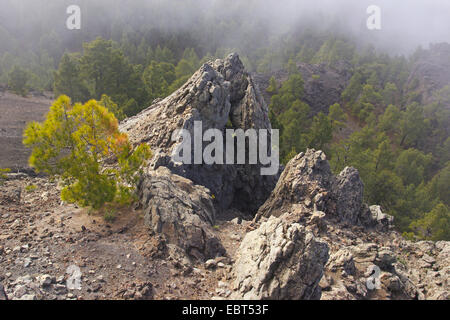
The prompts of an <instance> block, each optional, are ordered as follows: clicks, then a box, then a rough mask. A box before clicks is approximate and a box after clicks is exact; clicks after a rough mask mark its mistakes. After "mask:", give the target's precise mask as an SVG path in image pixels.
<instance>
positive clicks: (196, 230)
mask: <svg viewBox="0 0 450 320" xmlns="http://www.w3.org/2000/svg"><path fill="white" fill-rule="evenodd" d="M139 193H140V198H141V202H142V204H143V206H144V213H145V216H144V221H145V224H146V225H147V226H149V227H150V229H151V230H152V231H154V232H156V233H160V234H163V235H164V237H165V238H166V241H167V242H168V243H171V244H175V245H177V246H179V247H180V248H182V249H184V250H185V252H186V253H187V255H188V256H190V257H192V258H195V259H200V260H205V259H208V258H214V257H216V256H217V255H222V254H224V253H225V250H224V248H223V247H222V245H221V243H220V241H219V239H218V238H217V237H216V236H215V235H214V233H213V232H212V229H211V228H212V226H213V224H214V222H215V209H214V205H213V199H212V197H211V194H210V192H209V190H208V189H206V188H205V187H202V186H198V185H195V184H193V183H192V181H190V180H188V179H186V178H183V177H181V176H178V175H175V174H172V173H171V172H170V171H169V169H167V168H165V167H159V168H158V169H157V170H155V171H150V173H149V174H148V175H147V176H146V177H145V178H144V179H143V180H142V183H141V185H140V186H139Z"/></svg>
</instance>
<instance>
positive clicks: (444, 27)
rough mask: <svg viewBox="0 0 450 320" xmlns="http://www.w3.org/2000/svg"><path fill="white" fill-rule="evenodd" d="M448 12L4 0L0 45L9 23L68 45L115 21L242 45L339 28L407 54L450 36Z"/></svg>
mask: <svg viewBox="0 0 450 320" xmlns="http://www.w3.org/2000/svg"><path fill="white" fill-rule="evenodd" d="M72 4H76V5H79V6H80V8H81V14H82V28H81V30H79V31H69V30H67V29H66V27H65V23H66V19H67V17H68V15H67V14H66V8H67V7H68V6H69V5H72ZM369 5H377V6H379V7H380V8H381V30H374V31H370V30H368V29H367V27H366V20H367V18H368V17H369V14H367V13H366V9H367V7H368V6H369ZM449 17H450V2H449V1H446V0H429V1H423V0H397V1H391V0H339V1H336V0H317V1H305V0H283V1H276V0H250V1H242V0H231V1H224V0H212V1H211V0H195V1H193V0H134V1H124V0H95V1H92V0H58V1H51V2H50V3H49V2H48V1H45V0H2V1H1V3H0V21H1V22H0V38H1V40H3V41H1V44H0V46H1V47H0V49H1V51H4V50H8V49H11V48H5V46H11V41H6V40H5V39H3V38H4V37H5V35H4V33H5V29H6V30H7V32H8V33H9V34H11V35H13V36H14V38H15V39H16V41H17V42H18V43H17V42H16V43H15V45H18V46H19V47H22V46H25V47H27V46H28V45H29V44H31V45H35V42H37V41H39V39H40V38H41V37H42V36H43V35H44V34H46V33H50V32H52V31H53V30H54V31H55V32H57V33H58V34H59V35H60V36H61V37H63V43H64V44H66V47H67V48H69V49H75V48H76V45H75V46H73V43H74V42H77V43H79V41H80V39H82V40H85V41H87V40H91V39H92V38H95V37H96V36H98V35H101V36H103V37H106V38H108V37H109V36H113V35H114V32H115V30H116V29H121V30H124V29H129V30H130V31H135V32H140V31H143V30H145V29H148V28H151V29H153V28H155V29H162V30H171V31H177V32H184V31H185V32H189V33H193V34H196V35H197V36H198V37H199V38H201V37H206V38H208V39H211V41H214V42H217V46H219V45H220V46H222V47H237V48H238V47H240V46H241V45H242V44H243V43H242V42H243V41H245V37H246V36H248V35H249V34H251V36H252V37H256V38H259V40H260V41H261V42H264V41H267V40H269V39H271V37H277V36H279V35H282V34H285V33H287V32H297V31H298V30H302V29H305V28H313V29H318V30H320V29H330V28H332V29H333V30H340V32H341V33H343V34H345V35H348V36H350V37H356V38H357V39H358V40H360V41H358V42H359V43H361V44H366V43H373V44H374V45H375V46H376V47H378V48H380V49H382V50H384V51H388V52H390V53H406V54H407V53H410V52H412V51H413V50H414V49H416V48H417V47H418V46H419V45H422V46H424V47H427V46H428V44H429V43H434V42H444V41H445V42H450V33H449V32H448V31H449V30H450V19H449ZM219 42H220V44H219ZM71 43H72V45H71ZM208 49H209V48H208Z"/></svg>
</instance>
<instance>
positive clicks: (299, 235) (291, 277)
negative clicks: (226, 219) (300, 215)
mask: <svg viewBox="0 0 450 320" xmlns="http://www.w3.org/2000/svg"><path fill="white" fill-rule="evenodd" d="M327 260H328V245H327V244H326V243H324V242H321V241H318V240H316V239H315V238H314V236H313V234H312V233H311V232H309V231H306V230H305V228H304V227H302V226H300V225H299V224H298V223H292V224H290V223H286V222H285V221H284V220H283V219H282V218H276V217H274V216H272V217H270V218H269V220H268V221H267V222H264V223H262V224H261V226H260V227H259V228H258V229H257V230H255V231H251V232H249V233H248V234H247V235H246V236H245V238H244V239H243V240H242V243H241V246H240V248H239V250H238V255H237V257H236V263H235V265H234V276H235V278H236V280H235V288H234V289H235V290H236V291H235V293H234V295H233V296H232V297H233V298H236V299H296V300H300V299H319V298H320V288H319V286H318V284H319V281H320V279H321V277H322V274H323V269H324V264H325V263H326V261H327Z"/></svg>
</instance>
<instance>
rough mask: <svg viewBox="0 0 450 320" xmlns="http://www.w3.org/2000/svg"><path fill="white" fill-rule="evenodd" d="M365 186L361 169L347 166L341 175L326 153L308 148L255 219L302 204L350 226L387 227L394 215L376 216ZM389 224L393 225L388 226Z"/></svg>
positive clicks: (283, 176) (279, 182)
mask: <svg viewBox="0 0 450 320" xmlns="http://www.w3.org/2000/svg"><path fill="white" fill-rule="evenodd" d="M363 191H364V185H363V183H362V181H361V179H360V177H359V173H358V170H356V169H354V168H350V167H346V168H344V170H342V172H341V173H340V174H339V175H338V176H334V175H333V174H332V172H331V169H330V165H329V163H328V161H327V160H326V156H325V153H323V152H322V151H315V150H313V149H308V150H307V151H306V152H305V153H304V152H301V153H299V154H298V155H297V156H295V157H294V158H293V159H292V160H291V161H289V163H288V164H287V165H286V168H285V169H284V171H283V173H282V174H281V176H280V179H279V180H278V183H277V185H276V187H275V189H274V191H273V192H272V194H271V195H270V197H269V199H267V201H266V202H265V203H264V204H263V205H262V206H261V207H260V209H259V210H258V212H257V214H256V217H255V220H256V221H258V220H259V219H261V218H262V217H266V218H267V217H269V216H272V215H273V216H280V215H281V214H284V213H285V212H293V211H296V210H297V209H298V206H299V204H301V205H303V206H304V207H306V208H310V210H309V211H308V210H306V211H307V212H315V211H321V212H325V213H326V214H327V215H328V216H330V217H333V218H335V219H337V220H338V221H340V222H344V223H347V224H349V225H355V224H358V223H359V224H363V225H366V226H377V225H380V226H384V224H385V223H386V220H387V221H388V222H391V221H392V219H391V218H389V219H388V218H386V217H385V216H380V217H378V215H377V216H375V215H374V214H373V213H372V212H371V211H370V209H369V207H368V206H367V205H365V204H364V203H363ZM387 227H389V225H388V226H387Z"/></svg>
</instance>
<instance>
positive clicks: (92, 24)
mask: <svg viewBox="0 0 450 320" xmlns="http://www.w3.org/2000/svg"><path fill="white" fill-rule="evenodd" d="M38 2H39V1H37V2H36V3H38ZM242 3H243V2H239V4H238V3H235V4H233V5H232V8H233V10H232V11H231V12H233V14H231V15H221V14H220V11H219V10H217V11H214V6H213V5H212V7H211V8H208V9H210V12H212V14H210V15H202V14H201V12H196V11H195V10H194V9H193V8H191V7H190V4H189V2H188V1H187V2H185V1H178V3H177V5H178V6H181V8H182V9H179V10H178V11H176V12H182V11H183V10H184V11H185V12H194V16H195V21H196V23H195V24H189V28H186V27H185V26H184V23H185V21H184V19H183V16H179V15H177V14H176V12H173V11H171V10H170V8H167V7H165V6H162V5H161V7H155V6H154V7H152V14H151V18H149V17H148V16H147V17H146V16H144V15H142V16H141V15H139V10H136V9H135V10H131V9H130V10H129V11H127V12H119V11H118V10H119V9H117V10H114V8H115V7H114V5H112V6H111V8H110V10H106V11H104V9H100V8H101V5H100V4H99V2H96V5H94V4H89V2H86V3H84V4H83V5H85V6H86V7H87V8H88V10H86V11H85V12H84V13H83V14H84V15H85V16H84V18H83V21H85V22H84V25H83V27H82V28H81V30H79V31H69V30H66V29H65V27H64V23H65V16H64V14H62V15H61V12H63V13H64V12H65V8H66V6H67V3H65V1H61V2H58V5H55V6H52V8H51V10H44V9H42V8H41V7H39V6H38V4H36V8H33V7H32V8H28V9H23V8H19V6H18V5H16V4H15V2H14V1H9V2H8V4H7V5H9V6H10V11H9V12H16V13H17V16H20V19H19V20H17V21H13V18H12V17H14V15H11V16H12V17H2V18H4V19H2V23H0V84H1V86H2V87H3V88H8V89H9V90H11V91H13V92H15V93H17V94H20V95H23V96H27V94H29V93H30V92H34V93H39V92H44V91H52V92H53V93H54V95H55V96H59V95H61V94H66V95H68V96H69V97H70V98H71V99H72V101H73V102H83V103H84V102H86V101H88V100H89V99H96V100H100V101H101V102H102V104H103V106H105V107H107V108H108V109H109V110H110V111H112V112H113V113H114V114H115V115H116V117H117V118H118V119H119V120H123V119H125V118H126V117H129V116H133V115H135V114H137V113H138V112H140V111H141V110H143V109H144V108H146V107H147V106H149V105H150V104H151V102H152V101H153V100H155V99H157V98H164V97H166V96H168V95H169V94H171V93H172V92H174V91H175V90H176V89H178V88H179V87H180V86H181V85H183V84H184V83H185V82H186V80H187V79H189V77H190V76H191V75H192V74H193V73H194V72H195V71H196V70H197V69H198V68H199V67H200V66H201V65H202V64H203V63H204V62H206V61H208V60H212V59H216V58H223V57H224V56H225V55H226V54H228V53H230V52H232V51H237V52H238V53H239V54H240V57H241V59H242V61H243V62H244V64H245V67H246V68H247V70H250V71H251V72H253V73H255V75H256V76H255V78H256V79H258V76H260V77H262V78H265V79H269V80H268V81H267V83H266V82H264V81H263V82H261V83H260V87H261V88H260V89H261V90H263V91H265V92H266V93H265V96H266V99H267V100H268V101H266V102H267V104H268V105H269V110H270V120H271V123H272V127H274V128H277V129H280V138H281V154H280V156H281V160H282V162H283V163H287V162H288V160H290V159H291V158H292V157H294V156H295V155H296V154H298V153H299V152H301V151H304V150H306V149H307V148H316V149H321V150H324V151H325V152H326V154H327V155H328V158H329V159H330V163H331V165H332V169H333V170H334V171H335V172H336V173H338V172H340V171H341V170H342V169H343V168H344V167H346V166H353V167H355V168H357V169H358V170H359V172H360V175H361V178H362V180H363V182H364V185H365V190H364V194H365V198H366V201H367V202H368V203H369V204H379V205H381V206H382V208H383V210H384V211H386V212H387V213H389V214H391V215H393V216H394V217H395V223H396V225H397V227H398V229H399V230H400V231H402V232H405V235H406V236H407V237H410V238H420V239H433V240H439V239H445V240H450V209H449V207H450V194H449V190H450V138H449V127H450V80H449V78H448V74H450V67H449V64H450V63H449V61H450V49H449V47H450V44H439V45H434V46H431V47H430V48H425V49H423V48H418V49H417V50H416V51H415V53H413V54H409V55H394V54H391V53H387V52H384V51H383V50H379V49H376V48H375V47H374V46H372V45H369V44H367V41H365V42H361V41H359V40H357V39H356V38H354V37H352V36H351V35H346V34H345V33H344V32H341V31H340V30H339V29H338V28H333V27H330V26H324V27H322V28H319V27H308V23H307V21H302V22H301V23H296V24H294V25H293V27H292V28H291V29H289V30H287V31H286V30H279V29H278V28H277V29H272V28H273V25H272V24H270V23H269V24H266V23H264V21H262V20H257V19H255V20H252V19H247V16H246V14H245V12H247V11H246V10H245V9H246V8H247V6H246V5H245V4H242ZM97 5H98V7H97ZM142 6H143V7H145V5H144V4H143V5H142ZM112 18H114V19H112ZM111 21H113V23H110V22H111ZM23 30H26V32H24V31H23ZM236 30H239V31H240V32H238V33H236V32H235V31H236ZM237 34H238V36H237ZM309 66H311V67H309ZM305 70H309V71H308V72H305ZM314 72H318V73H317V74H316V73H314ZM330 74H331V75H330ZM280 75H281V76H280ZM446 76H447V77H446ZM324 86H325V87H326V86H331V87H332V90H328V91H327V90H325V91H323V90H322V91H321V88H322V89H323V87H324ZM339 86H341V87H340V88H339ZM322 94H330V96H331V97H333V100H335V101H333V103H330V104H329V105H323V104H324V103H326V102H324V101H327V102H328V100H326V99H323V97H321V95H322Z"/></svg>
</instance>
